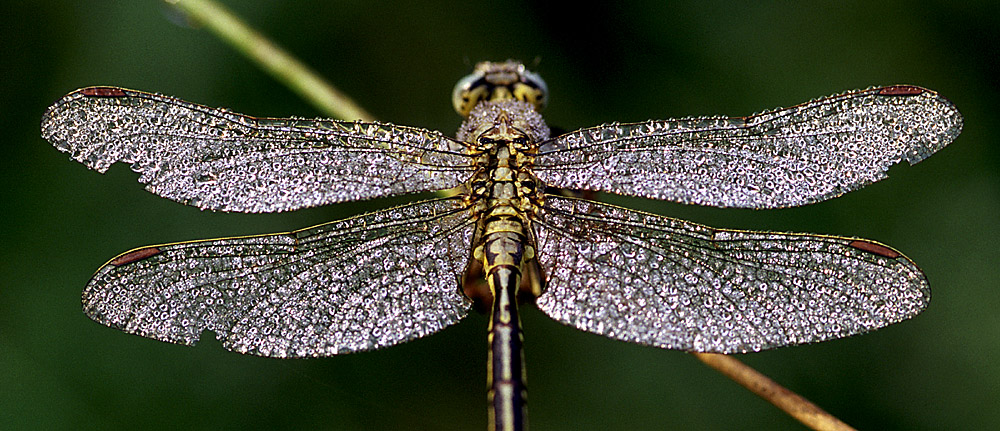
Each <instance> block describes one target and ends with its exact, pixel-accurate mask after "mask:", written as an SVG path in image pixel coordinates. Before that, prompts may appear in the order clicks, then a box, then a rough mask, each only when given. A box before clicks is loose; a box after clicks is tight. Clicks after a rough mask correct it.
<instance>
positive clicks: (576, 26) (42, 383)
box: [0, 0, 1000, 430]
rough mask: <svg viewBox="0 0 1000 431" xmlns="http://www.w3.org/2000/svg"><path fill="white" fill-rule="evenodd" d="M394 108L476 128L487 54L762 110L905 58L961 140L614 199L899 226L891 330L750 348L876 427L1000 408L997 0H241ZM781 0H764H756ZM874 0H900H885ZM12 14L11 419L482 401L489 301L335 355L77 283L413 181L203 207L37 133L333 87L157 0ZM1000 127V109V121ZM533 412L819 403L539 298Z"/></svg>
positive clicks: (7, 287) (339, 416)
mask: <svg viewBox="0 0 1000 431" xmlns="http://www.w3.org/2000/svg"><path fill="white" fill-rule="evenodd" d="M228 3H229V6H230V7H232V8H233V9H234V10H235V11H236V12H237V13H238V14H240V15H242V16H243V17H244V18H245V19H246V20H247V21H248V22H249V23H250V24H251V25H254V26H256V27H258V28H260V29H261V30H263V31H264V32H265V33H266V34H268V35H269V36H270V37H272V38H273V39H274V40H276V41H277V42H278V43H280V44H281V45H283V46H284V47H286V48H287V49H288V50H289V51H290V52H292V53H293V54H295V55H297V56H298V57H300V58H302V59H303V60H304V61H305V62H306V63H308V64H310V65H311V66H313V67H314V68H315V69H316V70H318V71H319V72H320V73H321V74H322V75H324V76H325V77H327V78H328V79H329V80H330V81H331V82H333V83H334V84H335V85H338V86H339V87H340V88H342V89H343V90H344V91H345V92H346V93H348V94H350V95H352V96H353V97H355V98H356V99H357V100H358V101H359V103H360V104H361V105H363V106H365V107H366V108H367V109H369V110H370V111H371V112H373V113H374V114H375V115H376V116H378V117H379V118H380V119H383V120H386V121H391V122H394V123H398V124H406V125H416V126H423V127H428V128H432V129H438V130H442V131H445V132H446V133H452V132H453V131H454V130H456V128H457V126H458V124H459V118H458V117H457V115H456V114H454V113H453V112H452V108H451V104H450V102H449V96H450V91H451V89H452V86H453V85H454V83H455V81H456V80H457V79H458V78H460V77H461V76H463V75H464V74H466V73H467V72H468V71H469V69H470V67H471V65H472V64H473V63H474V62H477V61H480V60H484V59H491V60H503V59H506V58H517V59H521V60H524V61H527V62H529V63H531V62H533V61H535V59H539V62H538V63H537V66H535V67H534V69H535V70H536V71H538V72H539V73H540V74H541V75H542V76H543V77H545V79H546V80H547V81H548V84H549V88H550V90H551V102H550V105H549V107H548V108H547V110H546V111H545V115H546V118H547V119H548V121H549V122H550V123H551V124H553V125H556V126H559V127H562V128H565V129H575V128H578V127H584V126H591V125H596V124H599V123H602V122H608V121H640V120H646V119H649V118H668V117H678V116H688V115H709V114H712V115H715V114H726V115H747V114H750V113H753V112H756V111H760V110H763V109H770V108H774V107H777V106H788V105H792V104H796V103H800V102H804V101H806V100H808V99H811V98H814V97H819V96H825V95H829V94H832V93H835V92H840V91H843V90H848V89H854V88H863V87H866V86H869V85H874V84H894V83H909V84H918V85H922V86H926V87H928V88H932V89H935V90H937V91H939V92H940V93H942V94H943V95H945V96H946V97H948V98H950V99H951V100H952V101H953V102H954V103H955V104H956V105H957V106H958V107H959V109H960V110H961V111H962V113H963V114H964V115H965V122H966V123H965V124H966V125H965V130H964V132H963V133H962V135H961V136H960V137H959V138H958V140H957V141H956V142H955V143H953V144H952V145H951V146H950V147H948V148H946V149H944V150H943V151H941V152H939V153H938V154H937V155H935V156H933V157H931V158H929V159H928V160H926V161H924V162H922V163H920V164H919V165H917V166H914V167H909V166H897V167H895V168H893V170H892V171H891V174H890V179H889V180H887V181H883V182H881V183H878V184H875V185H872V186H869V187H867V188H865V189H864V190H861V191H857V192H854V193H851V194H849V195H847V196H844V197H842V198H839V199H835V200H832V201H829V202H825V203H821V204H817V205H812V206H808V207H804V208H796V209H788V210H775V211H744V210H720V209H714V208H697V207H686V206H682V205H676V204H671V203H663V202H652V201H645V200H641V199H622V198H616V197H613V196H605V197H604V198H605V199H606V200H608V201H612V202H617V203H624V204H627V205H629V206H633V207H636V208H641V209H644V210H648V211H653V212H656V213H659V214H665V215H670V216H676V217H681V218H686V219H691V220H694V221H697V222H700V223H704V224H708V225H712V226H719V227H733V228H747V229H769V230H787V231H804V232H816V233H826V234H837V235H850V236H860V237H865V238H871V239H875V240H878V241H881V242H884V243H887V244H890V245H892V246H893V247H896V248H898V249H899V250H902V251H903V252H905V253H906V254H907V255H908V256H910V257H911V258H912V259H913V260H914V261H916V262H917V263H918V264H919V265H920V266H921V267H922V268H923V269H924V271H925V272H926V273H927V276H928V278H929V279H930V281H931V285H932V288H933V290H934V299H933V301H932V303H931V306H930V308H929V309H928V310H927V311H926V312H925V313H923V314H922V315H920V316H918V317H917V318H915V319H913V320H911V321H907V322H904V323H902V324H899V325H896V326H893V327H890V328H887V329H885V330H882V331H879V332H876V333H872V334H868V335H865V336H859V337H853V338H850V339H845V340H838V341H832V342H827V343H823V344H818V345H810V346H802V347H793V348H784V349H778V350H776V351H771V352H765V353H759V354H752V355H745V356H743V357H742V359H743V360H745V361H746V362H748V363H750V364H751V365H753V366H755V367H756V368H758V369H759V370H761V371H763V372H765V373H767V374H768V375H770V376H771V377H773V378H774V379H776V380H778V381H779V382H781V383H783V384H785V385H787V386H788V387H789V388H791V389H792V390H795V391H797V392H799V393H801V394H802V395H804V396H806V397H807V398H809V399H811V400H813V401H815V402H816V403H817V404H819V405H820V406H822V407H824V408H825V409H827V410H828V411H830V412H831V413H833V414H834V415H836V416H838V417H840V418H841V419H843V420H845V421H846V422H848V423H850V424H852V425H854V426H857V427H859V428H862V429H882V430H891V429H907V430H910V429H989V428H996V427H998V426H1000V425H998V424H1000V417H998V416H1000V410H998V409H997V408H996V400H997V399H1000V364H998V362H997V358H998V353H1000V317H998V316H1000V314H998V313H997V310H998V309H1000V291H998V289H997V287H998V285H1000V283H998V281H997V280H998V275H1000V259H998V254H1000V253H998V251H997V238H998V214H1000V175H998V169H997V166H998V162H1000V151H998V148H1000V147H998V145H997V144H998V142H997V136H998V132H997V130H996V129H995V128H996V127H998V125H1000V122H998V121H997V119H998V115H997V114H998V102H1000V98H998V90H1000V88H998V82H1000V81H998V79H997V77H996V76H997V75H996V70H997V69H998V68H1000V61H998V60H1000V54H998V53H1000V31H998V30H997V29H1000V22H998V21H1000V13H998V12H1000V11H998V7H997V6H996V5H995V2H992V1H980V2H951V1H928V2H893V1H890V2H866V1H848V2H836V3H837V5H835V6H834V5H830V4H826V3H823V4H819V3H817V4H815V5H810V6H808V7H793V6H790V5H791V4H793V3H794V2H791V3H789V2H774V3H771V2H765V3H766V4H759V5H753V6H747V5H743V6H734V5H733V4H731V2H726V1H689V2H673V3H667V2H660V1H648V2H629V3H622V4H616V5H611V4H607V5H603V6H601V5H588V6H585V7H584V6H575V7H574V6H566V4H561V6H549V5H541V4H535V3H527V2H512V3H497V4H488V5H487V4H485V3H484V4H481V5H480V4H472V3H475V2H467V1H450V2H449V1H437V2H410V3H400V4H391V5H379V6H374V5H373V3H374V2H371V1H368V0H364V1H345V2H330V1H295V2H276V1H275V2H263V1H239V2H237V1H229V2H228ZM758 3H759V2H758ZM876 3H878V5H875V4H876ZM3 10H4V11H5V14H4V15H5V17H4V18H0V19H2V20H3V26H2V27H0V31H2V34H0V40H2V43H0V54H2V56H0V61H2V63H3V68H2V70H3V71H4V76H3V79H2V81H0V92H2V93H0V114H2V115H0V124H2V125H3V130H4V131H5V132H3V139H2V143H3V147H2V153H0V163H2V167H3V168H2V170H0V178H2V181H3V183H2V187H0V194H2V195H0V202H3V205H4V210H3V213H2V214H3V216H2V217H3V222H4V226H3V229H0V235H2V248H0V253H2V256H0V265H2V271H0V429H155V428H162V429H208V428H241V429H251V428H300V429H301V428H307V427H308V428H326V429H484V428H485V422H486V401H485V395H486V394H485V384H484V383H485V376H484V373H485V368H486V367H485V361H486V347H487V345H486V336H485V335H486V323H487V322H486V319H485V318H484V317H483V316H479V315H474V316H470V317H469V318H468V319H466V320H465V321H463V322H462V323H460V324H458V325H456V326H454V327H451V328H449V329H447V330H445V331H443V332H441V333H439V334H436V335H433V336H431V337H428V338H425V339H422V340H418V341H415V342H411V343H408V344H404V345H400V346H397V347H393V348H390V349H385V350H382V351H377V352H371V353H363V354H356V355H347V356H342V357H336V358H323V359H312V360H275V359H264V358H257V357H249V356H242V355H239V354H235V353H230V352H227V351H225V350H224V349H222V348H221V346H220V345H219V343H218V342H217V341H215V340H214V339H213V338H212V337H204V338H203V340H202V342H201V344H199V345H198V346H197V347H194V348H187V347H182V346H176V345H170V344H165V343H160V342H156V341H151V340H147V339H143V338H140V337H136V336H133V335H128V334H124V333H121V332H119V331H116V330H112V329H109V328H106V327H103V326H101V325H98V324H96V323H93V322H91V321H90V320H89V319H88V318H87V317H85V316H84V315H83V313H82V312H81V309H80V299H79V298H80V292H81V290H82V288H83V286H84V285H85V283H86V282H87V280H88V278H89V277H90V275H91V274H92V272H93V271H94V270H95V269H97V267H98V266H100V265H101V264H103V263H104V262H105V261H106V260H107V259H109V258H111V257H113V256H114V255H116V254H117V253H119V252H122V251H124V250H127V249H130V248H133V247H137V246H141V245H147V244H154V243H162V242H170V241H178V240H189V239H199V238H209V237H218V236H226V235H245V234H254V233H265V232H273V231H283V230H290V229H295V228H300V227H304V226H308V225H312V224H317V223H320V222H324V221H328V220H332V219H338V218H342V217H346V216H349V215H352V214H357V213H359V212H362V211H366V210H370V209H374V208H381V207H384V206H387V205H390V204H392V203H396V202H401V201H404V200H406V199H402V200H400V199H395V200H378V201H372V202H362V203H353V204H344V205H334V206H330V207H324V208H315V209H310V210H305V211H299V212H295V213H290V214H278V215H239V214H217V213H208V212H202V211H199V210H197V209H194V208H189V207H184V206H182V205H178V204H176V203H173V202H170V201H167V200H164V199H160V198H157V197H155V196H153V195H152V194H149V193H147V192H145V191H143V190H142V187H141V186H140V185H139V184H138V183H137V182H136V177H137V176H136V175H135V174H134V173H132V172H131V171H130V170H129V169H128V168H127V166H116V167H114V168H112V169H111V171H110V172H109V173H108V174H107V175H104V176H102V175H98V174H96V173H94V172H91V171H88V170H87V169H86V168H84V167H83V166H82V165H79V164H76V163H73V162H71V161H70V160H69V159H68V155H66V154H64V153H60V152H58V151H56V150H55V149H53V148H52V147H51V146H50V145H49V144H48V143H46V142H44V141H43V140H42V139H41V138H40V137H39V127H38V124H39V119H40V117H41V115H42V112H43V111H44V110H45V108H46V107H47V106H48V105H49V104H51V103H52V102H53V101H55V100H56V99H57V98H59V97H60V96H62V95H63V94H65V93H67V92H69V91H71V90H73V89H76V88H79V87H83V86H87V85H96V84H105V85H118V86H124V87H130V88H137V89H142V90H148V91H156V92H160V93H165V94H170V95H174V96H177V97H180V98H183V99H186V100H190V101H194V102H198V103H202V104H206V105H210V106H224V107H227V108H231V109H233V110H236V111H238V112H244V113H247V114H251V115H267V116H290V115H298V116H315V115H317V114H318V113H317V111H316V110H315V109H314V108H312V107H311V106H309V105H307V104H306V103H304V102H303V101H302V100H300V99H299V98H298V97H296V96H295V95H293V94H292V93H290V92H289V91H288V90H287V89H285V88H284V87H283V86H282V85H280V84H278V83H276V82H275V81H274V80H272V79H271V78H270V77H269V76H267V75H266V74H265V73H263V72H261V71H260V70H259V69H257V68H256V67H255V66H254V65H253V64H251V63H250V62H248V61H247V60H245V59H244V58H242V57H241V56H240V55H239V54H237V53H235V52H234V51H232V50H231V49H230V48H228V47H227V46H225V45H224V44H223V43H221V42H220V41H219V40H217V39H216V38H214V37H213V36H212V35H211V34H209V33H208V32H206V31H204V30H199V29H198V28H193V27H191V26H189V25H187V24H186V23H185V20H184V19H183V18H182V17H181V16H180V15H178V14H177V13H176V12H174V11H172V10H171V9H170V8H169V7H167V6H165V5H163V4H161V3H157V2H154V1H144V2H107V1H38V2H5V4H4V8H3ZM991 130H993V131H992V132H991ZM523 320H524V322H523V323H524V326H525V331H526V335H525V337H526V348H527V361H528V373H529V382H528V384H529V388H530V403H529V406H530V412H531V422H532V427H533V428H534V429H536V430H563V429H629V430H632V429H729V430H732V429H798V428H800V426H799V425H798V424H797V423H796V422H794V421H792V420H791V419H789V418H788V417H786V416H785V415H783V414H782V413H781V412H779V411H778V410H777V409H775V408H774V407H772V406H771V405H769V404H767V403H765V402H764V401H761V400H759V399H758V398H756V397H755V396H754V395H751V394H750V393H749V392H747V391H745V390H743V389H742V388H740V387H738V386H737V385H736V384H734V383H732V382H731V381H729V380H727V379H725V378H724V377H721V376H720V375H718V374H716V373H715V372H713V371H712V370H710V369H708V368H706V367H704V366H703V365H701V364H700V363H699V362H698V361H696V360H695V359H693V358H691V357H690V356H688V355H686V354H683V353H678V352H671V351H662V350H658V349H653V348H644V347H639V346H634V345H630V344H626V343H622V342H617V341H611V340H608V339H604V338H602V337H599V336H596V335H589V334H585V333H582V332H579V331H576V330H573V329H570V328H568V327H564V326H561V325H559V324H557V323H555V322H553V321H551V320H549V319H548V318H547V317H545V316H543V315H542V314H541V313H539V312H538V311H537V310H535V309H533V308H532V309H529V310H525V311H524V315H523Z"/></svg>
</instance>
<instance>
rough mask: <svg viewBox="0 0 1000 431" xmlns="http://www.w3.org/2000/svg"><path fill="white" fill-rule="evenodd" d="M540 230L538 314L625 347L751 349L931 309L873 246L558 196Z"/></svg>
mask: <svg viewBox="0 0 1000 431" xmlns="http://www.w3.org/2000/svg"><path fill="white" fill-rule="evenodd" d="M534 225H535V226H537V227H536V233H537V236H538V246H539V253H538V256H539V262H540V264H541V267H542V271H543V272H544V277H545V281H546V284H547V288H546V290H545V292H544V293H543V294H542V295H541V296H540V297H539V298H538V300H537V305H538V308H539V309H541V310H542V311H543V312H545V313H546V314H548V315H549V316H550V317H552V318H553V319H555V320H557V321H559V322H562V323H565V324H567V325H570V326H574V327H576V328H579V329H582V330H584V331H588V332H593V333H597V334H601V335H605V336H608V337H611V338H615V339H619V340H625V341H630V342H635V343H640V344H646V345H652V346H657V347H663V348H668V349H679V350H687V351H698V352H715V353H740V352H753V351H760V350H764V349H769V348H774V347H780V346H788V345H795V344H802V343H812V342H819V341H824V340H829V339H834V338H840V337H846V336H849V335H854V334H860V333H863V332H867V331H871V330H874V329H877V328H881V327H884V326H887V325H890V324H893V323H896V322H899V321H901V320H905V319H908V318H910V317H913V316H914V315H916V314H918V313H920V312H921V311H922V310H923V309H924V308H926V306H927V303H928V302H929V301H930V288H929V286H928V284H927V279H926V278H925V276H924V274H923V273H922V272H921V271H920V269H919V268H917V267H916V266H915V265H914V264H913V262H912V261H910V260H909V259H908V258H906V257H905V256H903V255H901V254H899V253H898V252H896V251H895V250H892V249H891V248H889V247H886V246H884V245H881V244H877V243H874V242H871V241H866V240H860V239H853V238H840V237H832V236H820V235H808V234H790V233H775V232H751V231H736V230H722V229H713V228H709V227H706V226H701V225H698V224H695V223H691V222H687V221H684V220H677V219H672V218H667V217H662V216H658V215H654V214H647V213H641V212H637V211H633V210H628V209H625V208H620V207H615V206H611V205H605V204H599V203H596V202H592V201H586V200H579V199H572V198H562V197H555V196H548V197H546V202H545V205H544V207H543V209H542V210H541V212H540V213H539V217H538V219H537V220H536V221H535V222H534Z"/></svg>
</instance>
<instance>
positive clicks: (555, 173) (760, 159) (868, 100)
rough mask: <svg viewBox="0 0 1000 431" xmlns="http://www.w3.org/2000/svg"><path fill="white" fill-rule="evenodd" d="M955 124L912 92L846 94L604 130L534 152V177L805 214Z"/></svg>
mask: <svg viewBox="0 0 1000 431" xmlns="http://www.w3.org/2000/svg"><path fill="white" fill-rule="evenodd" d="M961 129H962V117H961V115H960V114H959V113H958V110H957V109H956V108H955V106H954V105H952V104H951V102H949V101H948V100H947V99H945V98H943V97H941V96H939V95H937V93H935V92H933V91H930V90H926V89H923V88H919V87H912V86H894V87H881V88H871V89H868V90H863V91H853V92H848V93H844V94H839V95H835V96H830V97H827V98H822V99H817V100H813V101H811V102H808V103H805V104H802V105H799V106H795V107H792V108H785V109H777V110H774V111H770V112H764V113H760V114H756V115H752V116H749V117H742V118H741V117H737V118H723V117H714V118H688V119H681V120H664V121H647V122H644V123H631V124H610V125H604V126H598V127H593V128H589V129H582V130H578V131H576V132H571V133H568V134H565V135H562V136H559V137H556V138H554V139H551V140H549V141H546V142H544V143H542V144H541V148H540V151H539V154H538V156H537V158H536V160H535V163H536V167H535V173H536V174H537V175H538V178H539V179H541V180H542V181H544V182H545V183H546V184H547V185H550V186H555V187H563V188H569V189H584V190H598V191H606V192H611V193H617V194H623V195H632V196H642V197H647V198H654V199H667V200H672V201H677V202H683V203H693V204H699V205H714V206H720V207H740V208H779V207H789V206H796V205H805V204H809V203H813V202H819V201H822V200H826V199H830V198H833V197H836V196H840V195H842V194H844V193H847V192H849V191H852V190H857V189H859V188H861V187H864V186H865V185H867V184H870V183H873V182H875V181H878V180H880V179H882V178H885V177H886V171H887V170H888V169H889V166H891V165H893V164H895V163H898V162H899V161H900V160H902V159H905V160H906V161H908V162H909V163H910V164H915V163H917V162H919V161H921V160H923V159H924V158H926V157H927V156H929V155H931V154H932V153H934V152H935V151H937V150H939V149H941V148H943V147H944V146H945V145H948V143H950V142H951V141H952V140H954V139H955V137H957V136H958V134H959V132H961Z"/></svg>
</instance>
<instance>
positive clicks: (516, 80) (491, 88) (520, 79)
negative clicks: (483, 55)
mask: <svg viewBox="0 0 1000 431" xmlns="http://www.w3.org/2000/svg"><path fill="white" fill-rule="evenodd" d="M548 92H549V89H548V86H546V85H545V81H543V80H542V78H541V77H540V76H538V74H536V73H533V72H531V71H529V70H527V69H525V67H524V64H521V62H518V61H514V60H507V61H504V62H498V63H494V62H489V61H484V62H481V63H479V64H477V65H476V68H475V69H474V70H473V71H472V73H471V74H469V75H467V76H466V77H464V78H462V79H460V80H459V81H458V84H455V90H454V91H452V94H451V103H452V104H453V105H454V106H455V111H456V112H458V113H459V114H460V115H461V116H463V117H468V116H469V113H470V112H472V108H475V107H476V105H477V104H479V102H484V101H486V102H488V101H497V100H520V101H522V102H527V103H529V104H531V105H532V106H533V107H534V109H536V110H539V109H542V108H543V107H544V106H545V103H546V101H547V100H548Z"/></svg>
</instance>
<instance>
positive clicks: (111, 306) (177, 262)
mask: <svg viewBox="0 0 1000 431" xmlns="http://www.w3.org/2000/svg"><path fill="white" fill-rule="evenodd" d="M473 225H474V224H473V223H472V222H471V220H470V219H469V216H468V213H467V211H466V210H463V209H460V208H457V207H456V205H455V201H454V200H453V199H442V200H431V201H424V202H420V203H416V204H412V205H407V206H403V207H398V208H392V209H388V210H383V211H379V212H374V213H370V214H367V215H362V216H359V217H355V218H350V219H346V220H342V221H337V222H331V223H328V224H324V225H319V226H316V227H312V228H308V229H304V230H301V231H296V232H291V233H283V234H274V235H262V236H248V237H241V238H225V239H217V240H208V241H195V242H186V243H178V244H167V245H161V246H155V247H146V248H142V249H137V250H133V251H131V252H128V253H124V254H122V255H121V256H118V257H117V258H115V259H113V260H112V261H111V262H109V263H108V264H107V265H105V266H104V267H102V268H101V269H100V270H98V271H97V274H95V275H94V277H93V279H92V280H91V281H90V283H89V284H88V285H87V288H86V290H85V291H84V292H83V306H84V311H85V312H86V313H87V315H89V316H90V317H91V318H92V319H94V320H96V321H98V322H100V323H103V324H105V325H108V326H111V327H114V328H118V329H121V330H124V331H126V332H130V333H133V334H138V335H142V336H144V337H149V338H155V339H158V340H163V341H169V342H173V343H181V344H189V345H190V344H194V343H195V342H196V341H197V340H198V338H199V336H200V335H201V333H202V332H203V331H205V330H209V331H213V332H215V333H216V335H217V337H218V338H219V340H221V341H222V343H223V345H224V346H225V347H226V348H227V349H229V350H233V351H237V352H241V353H250V354H255V355H260V356H273V357H308V356H328V355H335V354H340V353H348V352H356V351H362V350H371V349H377V348H381V347H385V346H390V345H393V344H396V343H401V342H404V341H407V340H412V339H414V338H418V337H421V336H424V335H427V334H431V333H434V332H436V331H438V330H440V329H442V328H444V327H446V326H448V325H451V324H453V323H455V322H457V321H458V320H459V319H461V318H462V317H464V316H465V315H466V313H467V311H468V309H469V307H470V306H471V303H470V301H469V300H468V299H466V298H465V297H464V296H463V295H462V294H461V293H460V292H459V284H458V275H459V273H460V272H461V271H462V270H463V269H464V265H465V263H466V262H468V259H469V257H468V255H469V244H470V242H471V235H472V228H473Z"/></svg>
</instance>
